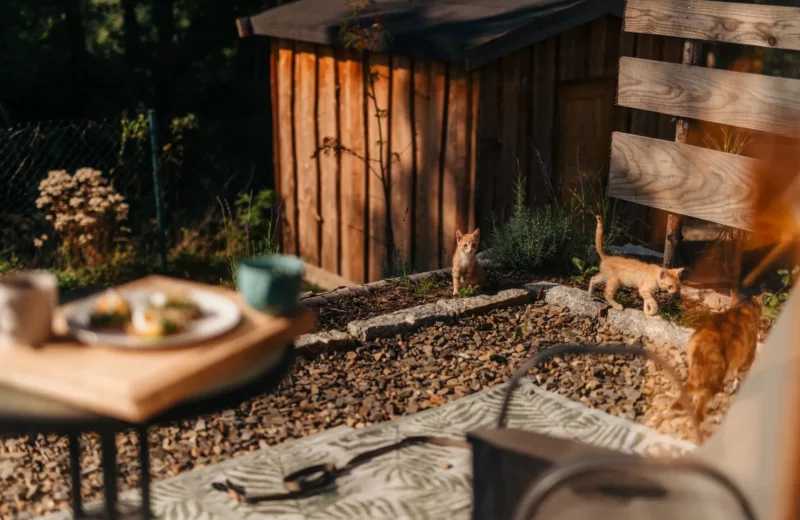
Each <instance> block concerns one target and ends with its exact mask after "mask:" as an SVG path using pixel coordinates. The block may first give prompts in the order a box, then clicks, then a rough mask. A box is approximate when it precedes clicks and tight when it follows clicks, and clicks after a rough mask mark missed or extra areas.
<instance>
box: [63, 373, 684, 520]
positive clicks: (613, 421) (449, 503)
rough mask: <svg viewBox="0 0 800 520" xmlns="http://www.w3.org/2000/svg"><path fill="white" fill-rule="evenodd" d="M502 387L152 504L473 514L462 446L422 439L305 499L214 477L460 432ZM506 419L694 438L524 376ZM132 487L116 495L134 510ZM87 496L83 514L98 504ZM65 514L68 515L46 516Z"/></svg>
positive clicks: (496, 402)
mask: <svg viewBox="0 0 800 520" xmlns="http://www.w3.org/2000/svg"><path fill="white" fill-rule="evenodd" d="M504 390H505V385H502V386H498V387H495V388H492V389H489V390H485V391H483V392H479V393H477V394H473V395H471V396H468V397H464V398H462V399H459V400H457V401H454V402H452V403H448V404H446V405H443V406H440V407H438V408H433V409H429V410H425V411H423V412H419V413H417V414H414V415H410V416H407V417H404V418H401V419H398V420H396V421H391V422H387V423H382V424H377V425H375V426H372V427H370V428H365V429H361V430H354V429H351V428H347V427H339V428H334V429H332V430H328V431H325V432H322V433H320V434H317V435H313V436H310V437H306V438H303V439H297V440H294V441H290V442H286V443H284V444H281V445H278V446H274V447H270V448H267V449H263V450H259V451H256V452H253V453H249V454H246V455H243V456H241V457H237V458H235V459H231V460H228V461H225V462H222V463H219V464H216V465H212V466H208V467H205V468H202V469H200V470H197V471H191V472H187V473H184V474H181V475H178V476H177V477H174V478H171V479H166V480H163V481H159V482H156V483H155V484H154V485H153V488H152V493H151V495H152V509H153V512H154V514H155V516H156V517H157V518H162V519H187V520H188V519H208V520H217V519H220V520H222V519H234V518H235V519H239V518H242V519H244V518H247V519H250V518H252V519H257V518H270V519H272V518H274V519H283V520H289V519H292V520H294V519H323V518H325V519H339V518H341V519H348V520H356V519H365V520H366V519H369V520H375V519H395V518H406V519H428V518H430V519H438V518H453V519H458V518H463V519H468V518H469V517H470V507H471V497H472V490H471V457H470V453H469V451H468V450H464V449H460V448H450V447H441V446H432V445H418V446H412V447H408V448H405V449H403V450H399V451H394V452H391V453H388V454H386V455H384V456H382V457H378V458H376V459H373V460H372V461H370V462H368V463H367V464H365V465H363V466H360V467H358V468H357V469H355V470H354V471H353V472H351V473H350V474H348V475H347V476H345V477H342V478H341V479H340V480H339V482H338V486H337V488H336V489H335V491H331V492H329V493H326V494H322V495H318V496H314V497H310V498H306V499H303V500H286V501H277V502H266V503H261V504H255V505H246V504H239V503H236V502H234V501H233V500H232V499H231V498H230V497H229V496H228V495H227V494H226V493H222V492H219V491H215V490H214V489H213V488H212V483H214V482H218V481H223V480H225V479H230V480H231V481H232V482H234V483H236V484H242V485H244V486H246V487H247V489H248V491H252V492H256V493H272V492H276V493H277V492H282V491H283V486H282V483H281V482H282V478H283V475H286V474H288V473H290V472H292V471H295V470H297V469H300V468H304V467H306V466H309V465H312V464H319V463H322V462H335V463H337V464H345V463H346V462H347V461H348V460H350V459H351V458H352V457H354V456H355V455H358V454H359V453H362V452H364V451H367V450H370V449H373V448H376V447H379V446H382V445H386V444H390V443H392V442H395V441H397V440H399V439H400V438H402V437H405V436H409V435H419V434H430V435H450V436H454V437H461V436H463V435H464V434H465V433H466V432H468V431H471V430H475V429H477V428H480V427H486V426H491V425H493V424H494V423H495V421H496V420H497V415H498V412H499V409H500V406H501V403H502V399H503V395H504ZM509 426H511V427H515V428H522V429H526V430H531V431H536V432H539V433H544V434H548V435H553V436H560V437H569V438H573V439H578V440H580V441H582V442H585V443H588V444H594V445H597V446H603V447H607V448H612V449H615V450H619V451H622V452H627V453H638V454H661V453H664V452H665V451H668V452H676V453H682V452H687V451H691V450H692V449H694V447H695V446H694V445H693V444H691V443H688V442H684V441H680V440H676V439H673V438H671V437H667V436H664V435H661V434H658V433H657V432H655V431H653V430H651V429H649V428H647V427H645V426H643V425H640V424H637V423H633V422H631V421H628V420H625V419H621V418H618V417H614V416H611V415H609V414H607V413H604V412H601V411H599V410H594V409H591V408H588V407H586V406H584V405H582V404H580V403H576V402H574V401H570V400H569V399H567V398H565V397H562V396H560V395H557V394H554V393H551V392H547V391H544V390H542V389H541V388H539V387H537V386H536V385H534V384H533V383H531V382H530V381H523V383H522V384H521V386H520V388H519V390H518V391H517V392H515V395H514V398H513V400H512V405H511V408H510V414H509ZM138 497H139V494H138V492H128V493H125V494H124V495H123V496H122V497H121V502H122V508H123V509H124V510H126V511H129V512H131V513H132V512H133V511H135V508H136V506H137V505H138ZM101 506H102V505H101V504H91V505H89V507H87V510H88V511H89V512H92V511H93V510H94V511H100V510H101V509H100V508H101ZM48 518H49V519H51V520H54V519H59V520H60V519H61V518H69V514H68V513H65V514H63V515H62V514H59V515H54V516H51V517H48Z"/></svg>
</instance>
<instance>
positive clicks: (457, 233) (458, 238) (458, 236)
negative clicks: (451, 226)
mask: <svg viewBox="0 0 800 520" xmlns="http://www.w3.org/2000/svg"><path fill="white" fill-rule="evenodd" d="M463 236H464V234H463V233H462V232H461V230H460V229H456V240H461V237H463Z"/></svg>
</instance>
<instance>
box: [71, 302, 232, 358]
mask: <svg viewBox="0 0 800 520" xmlns="http://www.w3.org/2000/svg"><path fill="white" fill-rule="evenodd" d="M152 292H153V291H146V290H132V291H121V292H120V294H121V295H122V297H123V298H125V300H126V301H127V302H128V304H129V305H130V306H131V307H134V308H135V307H139V306H144V305H145V303H146V302H147V298H148V296H149V295H150V294H152ZM101 296H102V293H101V294H98V295H97V296H95V297H94V298H91V299H89V300H87V301H85V302H82V303H80V304H78V305H76V306H75V307H74V308H72V309H70V311H69V313H68V314H67V325H68V326H69V330H70V332H71V333H72V335H74V336H75V337H76V338H77V339H78V341H80V342H81V343H87V344H89V345H96V344H101V345H107V346H110V347H119V348H138V349H141V348H164V347H178V346H183V345H187V344H192V343H199V342H201V341H205V340H208V339H211V338H215V337H217V336H220V335H222V334H224V333H226V332H228V331H230V330H231V329H233V328H234V327H236V326H237V325H238V324H239V322H240V321H241V319H242V313H241V311H240V310H239V307H237V306H236V304H235V303H233V302H232V301H230V300H229V299H227V298H225V297H223V296H220V295H218V294H215V293H212V292H210V291H189V292H188V294H186V296H187V297H188V298H190V299H192V300H194V301H195V302H197V304H198V305H199V306H200V309H201V310H202V312H203V315H202V317H200V318H199V319H197V320H194V321H192V322H191V323H190V324H189V327H188V329H187V330H186V331H184V332H180V333H178V334H171V335H169V336H165V337H162V338H154V339H146V338H137V337H135V336H129V335H127V334H125V333H124V332H122V331H119V332H116V331H113V332H108V331H96V330H92V329H91V328H90V327H89V316H90V314H91V312H92V310H93V309H94V305H95V302H96V301H97V299H98V298H100V297H101Z"/></svg>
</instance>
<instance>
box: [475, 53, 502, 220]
mask: <svg viewBox="0 0 800 520" xmlns="http://www.w3.org/2000/svg"><path fill="white" fill-rule="evenodd" d="M479 72H480V76H481V77H480V84H481V90H480V102H479V104H480V107H479V112H478V128H477V131H478V150H477V176H478V181H477V183H478V189H477V192H478V193H477V208H478V209H477V211H478V212H479V223H480V224H479V225H480V226H481V229H484V230H485V231H489V230H490V229H491V227H490V224H491V223H492V216H493V215H492V214H493V213H494V207H495V202H494V200H495V198H496V197H497V190H496V189H497V186H496V185H495V179H494V172H496V171H497V166H498V164H499V163H500V140H499V137H500V131H501V129H500V111H501V107H500V82H499V80H500V77H501V75H500V72H501V64H500V60H496V61H494V62H491V63H489V64H487V65H484V66H483V67H481V68H480V71H479Z"/></svg>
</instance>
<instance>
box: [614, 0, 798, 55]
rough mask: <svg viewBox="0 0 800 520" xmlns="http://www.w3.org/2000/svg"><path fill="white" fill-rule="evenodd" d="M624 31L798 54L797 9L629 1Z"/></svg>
mask: <svg viewBox="0 0 800 520" xmlns="http://www.w3.org/2000/svg"><path fill="white" fill-rule="evenodd" d="M625 30H626V31H629V32H635V33H646V34H659V35H662V36H676V37H678V38H684V39H689V40H710V41H717V42H727V43H738V44H743V45H756V46H759V47H773V48H777V49H790V50H800V8H797V7H778V6H770V5H754V4H744V3H732V2H711V1H707V0H669V1H664V0H628V4H627V8H626V9H625Z"/></svg>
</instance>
